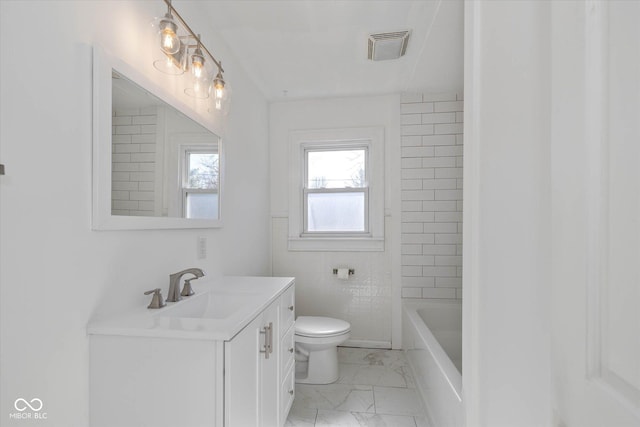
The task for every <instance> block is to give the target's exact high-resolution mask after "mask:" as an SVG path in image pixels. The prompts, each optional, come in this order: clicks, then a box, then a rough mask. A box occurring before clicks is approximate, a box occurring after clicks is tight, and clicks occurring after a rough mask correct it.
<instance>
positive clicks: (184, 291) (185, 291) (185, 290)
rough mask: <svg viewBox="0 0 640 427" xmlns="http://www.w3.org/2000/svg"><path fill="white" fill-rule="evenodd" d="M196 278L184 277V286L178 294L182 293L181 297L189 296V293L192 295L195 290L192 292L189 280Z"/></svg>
mask: <svg viewBox="0 0 640 427" xmlns="http://www.w3.org/2000/svg"><path fill="white" fill-rule="evenodd" d="M196 279H197V277H195V278H193V279H185V280H184V287H183V288H182V292H180V295H182V296H183V297H190V296H191V295H193V294H194V293H195V292H193V288H192V287H191V281H192V280H196Z"/></svg>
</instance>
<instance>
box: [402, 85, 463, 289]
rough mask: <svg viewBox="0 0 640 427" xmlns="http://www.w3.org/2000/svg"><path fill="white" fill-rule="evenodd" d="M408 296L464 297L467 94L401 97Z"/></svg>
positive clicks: (404, 259)
mask: <svg viewBox="0 0 640 427" xmlns="http://www.w3.org/2000/svg"><path fill="white" fill-rule="evenodd" d="M400 114H401V115H400V119H401V135H402V136H401V144H402V151H401V156H402V164H401V177H402V186H401V189H402V238H401V243H402V297H403V298H461V297H462V163H463V159H462V149H463V145H462V144H463V138H462V127H463V100H462V95H461V94H455V93H447V94H435V95H433V94H427V93H424V94H421V93H405V94H403V95H402V98H401V105H400Z"/></svg>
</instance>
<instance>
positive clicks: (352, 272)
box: [333, 268, 356, 276]
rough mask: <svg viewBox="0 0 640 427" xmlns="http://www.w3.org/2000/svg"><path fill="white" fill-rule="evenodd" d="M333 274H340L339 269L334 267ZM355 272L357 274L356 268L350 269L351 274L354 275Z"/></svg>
mask: <svg viewBox="0 0 640 427" xmlns="http://www.w3.org/2000/svg"><path fill="white" fill-rule="evenodd" d="M333 274H335V275H337V274H338V269H337V268H334V269H333ZM354 274H356V270H354V269H353V268H350V269H349V276H353V275H354Z"/></svg>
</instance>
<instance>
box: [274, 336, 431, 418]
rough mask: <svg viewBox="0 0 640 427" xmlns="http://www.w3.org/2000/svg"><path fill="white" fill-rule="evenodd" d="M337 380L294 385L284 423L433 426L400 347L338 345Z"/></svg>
mask: <svg viewBox="0 0 640 427" xmlns="http://www.w3.org/2000/svg"><path fill="white" fill-rule="evenodd" d="M338 362H339V363H340V377H339V378H338V381H337V382H335V383H334V384H327V385H311V384H296V398H295V400H294V402H293V406H292V408H291V412H290V413H289V418H288V419H287V422H286V424H285V426H290V427H294V426H295V427H299V426H304V427H308V426H316V427H320V426H345V427H351V426H354V427H360V426H367V427H370V426H375V427H384V426H390V427H391V426H393V427H405V426H406V427H429V423H428V421H427V418H426V416H425V412H424V408H423V404H422V401H421V400H420V395H419V392H418V390H416V388H415V383H414V381H413V377H412V375H411V369H410V368H409V365H408V364H407V361H406V359H405V357H404V353H403V352H402V351H401V350H380V349H364V348H348V347H340V348H338Z"/></svg>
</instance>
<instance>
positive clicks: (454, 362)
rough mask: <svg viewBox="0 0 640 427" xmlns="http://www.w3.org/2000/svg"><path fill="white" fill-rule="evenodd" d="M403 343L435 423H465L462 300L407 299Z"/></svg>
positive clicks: (440, 426)
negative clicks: (462, 366) (463, 404)
mask: <svg viewBox="0 0 640 427" xmlns="http://www.w3.org/2000/svg"><path fill="white" fill-rule="evenodd" d="M402 305H403V309H402V346H403V349H404V352H405V354H406V356H407V360H408V361H409V365H410V366H411V368H412V369H413V373H414V376H415V379H416V385H417V387H418V390H419V391H420V394H421V396H422V399H423V400H424V404H425V407H426V409H427V415H428V416H429V418H430V419H431V420H430V421H431V424H432V425H434V426H437V427H449V426H455V427H462V426H463V425H464V415H463V406H462V373H461V371H462V369H461V365H462V302H461V301H460V300H403V303H402Z"/></svg>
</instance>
